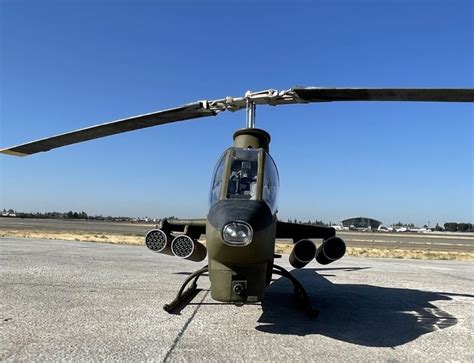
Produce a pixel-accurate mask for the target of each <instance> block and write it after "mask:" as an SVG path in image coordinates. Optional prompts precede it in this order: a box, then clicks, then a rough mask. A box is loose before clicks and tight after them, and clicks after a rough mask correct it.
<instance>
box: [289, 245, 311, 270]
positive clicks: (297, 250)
mask: <svg viewBox="0 0 474 363" xmlns="http://www.w3.org/2000/svg"><path fill="white" fill-rule="evenodd" d="M314 256H316V246H315V244H314V243H313V241H310V240H309V239H302V240H299V241H298V242H296V243H295V245H294V247H293V251H291V254H290V264H291V266H293V267H294V268H302V267H305V266H306V265H307V264H308V263H309V262H311V261H312V260H313V258H314Z"/></svg>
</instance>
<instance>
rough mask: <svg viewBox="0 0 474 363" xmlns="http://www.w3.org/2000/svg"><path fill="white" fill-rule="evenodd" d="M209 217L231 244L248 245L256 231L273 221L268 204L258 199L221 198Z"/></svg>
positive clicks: (211, 222) (225, 239)
mask: <svg viewBox="0 0 474 363" xmlns="http://www.w3.org/2000/svg"><path fill="white" fill-rule="evenodd" d="M207 219H208V221H209V223H210V224H211V225H212V226H213V227H214V228H215V229H217V230H219V231H221V232H222V238H223V241H224V242H225V243H227V244H229V245H247V244H249V243H250V242H251V241H252V237H253V236H254V235H255V233H258V232H259V231H261V230H264V229H266V228H268V227H269V226H270V225H271V224H272V223H273V216H272V212H271V211H270V208H269V207H268V205H267V204H266V203H264V202H261V201H257V200H235V199H225V200H220V201H218V202H217V203H215V204H214V205H213V206H212V207H211V209H210V210H209V214H208V216H207Z"/></svg>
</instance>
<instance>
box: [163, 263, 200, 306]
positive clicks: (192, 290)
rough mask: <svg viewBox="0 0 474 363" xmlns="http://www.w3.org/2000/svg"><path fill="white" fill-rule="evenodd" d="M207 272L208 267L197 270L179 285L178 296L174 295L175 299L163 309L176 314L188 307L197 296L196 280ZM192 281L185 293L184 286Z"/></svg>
mask: <svg viewBox="0 0 474 363" xmlns="http://www.w3.org/2000/svg"><path fill="white" fill-rule="evenodd" d="M208 271H209V267H208V266H204V267H203V268H202V269H200V270H197V271H196V272H194V273H193V274H191V275H190V276H189V277H188V278H187V279H186V280H185V281H184V282H183V285H181V288H180V289H179V291H178V294H177V295H176V297H175V299H174V300H173V301H172V302H170V303H169V304H165V305H163V309H164V310H165V311H166V312H168V313H170V314H173V313H177V312H179V310H181V308H184V307H185V306H186V305H188V304H189V303H190V302H191V300H192V299H193V298H194V297H195V296H196V295H197V293H198V292H199V290H198V289H197V280H198V279H199V277H201V275H202V274H203V273H206V272H208ZM191 281H192V284H191V286H190V287H189V288H188V289H187V290H186V291H185V290H184V289H185V288H186V285H187V284H189V282H191Z"/></svg>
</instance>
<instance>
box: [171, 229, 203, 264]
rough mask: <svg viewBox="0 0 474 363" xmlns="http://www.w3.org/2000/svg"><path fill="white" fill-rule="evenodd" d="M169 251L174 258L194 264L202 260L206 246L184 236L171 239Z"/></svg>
mask: <svg viewBox="0 0 474 363" xmlns="http://www.w3.org/2000/svg"><path fill="white" fill-rule="evenodd" d="M171 251H172V253H173V255H175V256H176V257H181V258H184V259H185V260H190V261H194V262H199V261H202V260H204V259H205V258H206V255H207V248H206V246H204V245H203V244H201V243H199V242H197V241H194V240H193V239H192V238H191V237H189V236H187V235H185V234H183V235H181V236H177V237H175V238H174V239H173V242H171Z"/></svg>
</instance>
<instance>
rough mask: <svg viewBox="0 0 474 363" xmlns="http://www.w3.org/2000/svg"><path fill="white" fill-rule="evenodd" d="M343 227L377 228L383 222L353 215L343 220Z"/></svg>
mask: <svg viewBox="0 0 474 363" xmlns="http://www.w3.org/2000/svg"><path fill="white" fill-rule="evenodd" d="M341 223H342V226H343V227H347V228H364V229H365V228H370V229H377V228H379V227H380V226H381V225H382V222H380V221H378V220H376V219H373V218H368V217H353V218H347V219H344V220H343V221H341Z"/></svg>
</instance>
